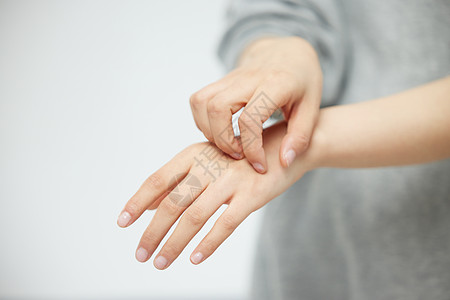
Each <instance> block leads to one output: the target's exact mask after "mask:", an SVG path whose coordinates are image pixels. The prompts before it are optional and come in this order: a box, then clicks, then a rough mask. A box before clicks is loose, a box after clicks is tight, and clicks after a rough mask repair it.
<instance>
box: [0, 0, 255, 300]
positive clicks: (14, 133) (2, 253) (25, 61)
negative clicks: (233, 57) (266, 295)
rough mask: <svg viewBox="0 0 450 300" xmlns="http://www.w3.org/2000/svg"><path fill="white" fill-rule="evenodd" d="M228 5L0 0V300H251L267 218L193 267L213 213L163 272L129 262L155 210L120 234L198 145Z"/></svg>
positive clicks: (218, 70)
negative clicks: (177, 160) (195, 105)
mask: <svg viewBox="0 0 450 300" xmlns="http://www.w3.org/2000/svg"><path fill="white" fill-rule="evenodd" d="M225 7H226V2H225V1H211V0H203V1H199V0H198V1H192V0H190V1H182V0H179V1H27V2H25V1H1V2H0V137H1V147H0V197H1V199H0V214H1V217H0V298H9V297H23V298H46V299H49V298H58V299H67V298H71V299H83V298H86V299H88V298H89V299H98V298H113V299H119V298H127V299H132V298H145V299H160V298H163V299H164V298H166V297H168V298H170V297H173V298H176V299H186V298H195V299H199V298H202V297H204V298H205V299H213V298H215V297H219V298H224V299H225V298H231V297H235V298H242V297H244V296H245V294H246V293H247V291H248V289H249V283H250V276H251V267H252V259H253V251H255V239H256V233H257V228H258V222H260V216H261V212H260V211H259V212H257V213H255V214H252V215H251V216H250V217H249V218H248V219H247V220H246V221H245V222H244V223H243V224H242V225H241V226H240V227H239V228H238V229H237V230H236V231H235V233H233V235H232V236H231V237H230V238H229V239H228V240H227V241H226V242H225V243H224V244H223V245H222V246H221V248H219V250H218V251H217V252H216V253H215V254H214V255H213V256H212V257H210V258H209V259H208V260H207V261H205V262H204V263H203V264H201V265H199V266H194V265H192V264H191V263H190V261H189V255H190V253H191V251H192V250H193V249H194V247H195V246H196V245H197V243H198V242H199V241H200V240H201V238H202V237H203V236H204V235H205V234H206V232H207V230H208V229H209V228H211V226H212V224H213V222H214V220H215V219H216V218H217V216H218V214H216V215H215V216H214V218H213V219H212V220H210V222H208V223H207V225H206V226H205V228H204V230H202V232H201V233H200V234H199V235H198V236H197V237H196V238H195V239H194V240H193V242H191V243H190V245H189V246H188V248H187V249H186V250H185V251H184V252H183V254H182V255H181V256H180V257H179V258H178V260H176V261H175V262H174V263H173V264H172V266H171V267H170V268H169V269H167V270H165V271H158V270H156V269H155V268H154V267H153V263H152V262H153V258H152V259H151V260H150V261H149V262H147V263H146V264H141V263H138V262H137V261H136V260H135V258H134V251H135V247H136V246H137V243H138V240H139V238H140V235H141V233H142V232H143V230H144V228H145V227H146V226H147V224H148V223H149V220H150V219H151V217H152V215H153V212H147V213H146V214H145V215H144V216H143V217H142V219H141V220H139V221H138V222H137V223H136V224H135V225H133V226H132V227H131V228H128V229H120V228H119V227H117V225H116V218H117V215H118V214H119V212H120V210H121V209H122V207H123V205H124V204H125V202H126V201H127V200H128V199H129V197H130V196H131V195H132V194H133V193H134V192H135V191H136V190H137V188H138V187H139V186H140V184H141V183H142V181H143V180H144V179H145V178H146V177H147V176H148V175H150V174H151V173H152V172H154V171H156V170H157V169H158V167H160V166H161V165H162V164H163V163H165V162H166V161H168V160H169V159H170V158H171V157H172V156H173V155H175V154H176V153H177V152H179V151H180V150H181V149H183V148H184V147H186V146H187V145H189V144H192V143H195V142H198V141H202V140H203V136H202V134H201V133H200V132H199V131H198V130H197V128H196V127H195V124H194V122H193V119H192V116H191V112H190V108H189V102H188V99H189V96H190V95H191V94H192V93H193V92H195V91H196V90H198V89H200V88H201V87H202V86H204V85H206V84H208V83H210V82H212V81H215V80H217V79H218V78H220V77H221V76H223V74H224V73H223V72H224V70H223V68H222V67H221V65H220V63H219V61H218V59H217V58H216V48H217V44H218V41H219V38H220V34H221V33H222V32H223V29H224V15H225ZM223 208H225V207H223ZM222 211H223V209H221V210H220V211H219V213H220V212H222Z"/></svg>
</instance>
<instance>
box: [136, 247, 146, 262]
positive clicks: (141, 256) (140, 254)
mask: <svg viewBox="0 0 450 300" xmlns="http://www.w3.org/2000/svg"><path fill="white" fill-rule="evenodd" d="M135 256H136V260H137V261H138V262H141V263H143V262H146V261H147V260H148V256H149V255H148V251H147V250H146V249H145V248H143V247H139V248H138V249H137V250H136V254H135Z"/></svg>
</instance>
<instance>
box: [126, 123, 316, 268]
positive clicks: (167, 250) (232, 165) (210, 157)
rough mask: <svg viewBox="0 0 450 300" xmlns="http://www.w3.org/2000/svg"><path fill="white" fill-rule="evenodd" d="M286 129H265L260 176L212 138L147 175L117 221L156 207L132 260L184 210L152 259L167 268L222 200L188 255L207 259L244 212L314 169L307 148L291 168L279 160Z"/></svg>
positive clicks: (147, 252)
mask: <svg viewBox="0 0 450 300" xmlns="http://www.w3.org/2000/svg"><path fill="white" fill-rule="evenodd" d="M285 132H286V124H285V123H281V124H278V125H276V126H273V127H271V128H269V129H267V130H265V131H264V142H265V143H266V150H267V159H268V164H269V165H270V169H269V171H268V172H267V173H266V174H265V175H261V174H259V173H256V172H254V170H253V168H252V167H251V166H250V164H249V163H248V162H247V161H246V160H233V159H231V158H229V157H228V156H227V155H225V154H224V153H223V152H222V151H220V149H218V148H217V147H215V146H214V145H213V144H211V143H199V144H194V145H192V146H190V147H188V148H186V149H185V150H183V151H182V152H180V153H179V154H178V155H176V156H175V157H174V158H173V159H172V160H171V161H169V162H168V163H167V164H166V165H164V166H163V167H162V168H161V169H159V170H158V171H156V172H155V173H154V174H152V175H151V176H150V177H148V178H147V179H146V180H145V182H144V183H143V184H142V185H141V187H140V188H139V190H138V191H137V192H136V194H134V195H133V197H131V199H130V200H129V201H128V203H127V204H126V205H125V208H124V209H123V211H122V213H121V214H120V216H119V218H118V221H117V223H118V225H119V226H121V227H127V226H129V225H130V224H132V223H133V222H134V221H136V219H138V218H139V216H140V215H141V214H142V213H143V212H144V211H145V210H146V209H157V210H156V213H155V215H154V216H153V219H152V220H151V222H150V225H149V226H148V227H147V229H146V230H145V232H144V234H143V236H142V238H141V240H140V242H139V246H138V248H137V251H136V259H137V260H138V261H141V262H145V261H147V260H148V259H149V258H150V257H151V256H152V255H153V253H154V251H155V250H156V248H157V247H158V245H159V244H160V243H161V240H162V239H163V238H164V236H165V235H166V234H167V232H168V231H169V229H170V228H171V227H172V225H173V224H174V223H175V222H176V221H177V219H178V218H179V217H180V215H181V214H183V213H184V214H183V216H182V217H181V219H180V221H179V223H178V224H177V226H176V228H175V230H174V232H173V233H172V235H171V236H170V237H169V239H168V240H167V242H166V243H165V244H164V246H163V247H162V248H161V251H160V252H159V253H158V254H157V255H156V259H155V260H154V265H155V267H157V268H158V269H165V268H167V267H168V266H169V265H170V264H171V263H172V262H173V261H174V260H175V259H176V258H177V257H178V255H179V254H180V253H181V252H182V250H183V249H184V248H185V247H186V245H187V244H188V243H189V241H190V240H191V239H192V238H193V237H194V235H195V234H197V233H198V232H199V230H200V229H201V228H202V226H203V225H204V224H205V223H206V221H207V220H208V219H209V218H210V217H211V216H212V215H213V214H214V212H215V211H216V210H217V209H218V208H219V207H220V206H221V205H222V204H228V207H227V209H226V210H225V211H224V212H223V213H222V215H221V216H220V217H219V218H218V220H217V221H216V223H215V224H214V226H213V228H212V229H211V231H210V232H209V233H208V234H207V235H206V237H205V238H203V240H202V241H201V242H200V244H199V245H198V246H197V247H196V249H195V250H194V252H193V254H192V255H191V261H192V263H194V264H198V263H200V262H202V261H203V260H205V259H206V258H208V257H209V256H210V255H211V254H212V253H213V252H214V251H215V250H216V249H217V248H218V247H219V245H220V244H222V243H223V241H224V240H225V239H226V238H227V237H228V236H230V234H231V233H232V232H233V231H234V230H235V229H236V227H237V226H238V225H239V224H240V223H241V222H242V221H243V220H244V219H245V218H246V217H247V216H248V215H250V214H251V213H252V212H253V211H255V210H257V209H259V208H260V207H262V206H263V205H264V204H266V203H267V202H269V201H270V200H272V199H273V198H275V197H276V196H277V195H279V194H281V193H282V192H284V191H285V190H286V189H287V188H288V187H289V186H291V185H292V184H293V183H294V182H295V181H296V180H298V179H299V178H300V177H301V176H302V175H303V174H304V173H305V172H306V171H307V170H309V169H311V168H313V166H314V164H313V162H314V159H313V156H312V155H310V154H309V152H310V151H307V152H305V154H304V155H302V156H300V157H298V158H297V159H296V160H295V161H294V163H293V166H292V167H291V168H288V169H286V168H283V167H282V166H281V165H280V164H279V159H278V150H279V144H280V140H281V138H282V137H283V135H284V134H285Z"/></svg>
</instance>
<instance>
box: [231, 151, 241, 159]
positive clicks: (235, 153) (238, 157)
mask: <svg viewBox="0 0 450 300" xmlns="http://www.w3.org/2000/svg"><path fill="white" fill-rule="evenodd" d="M231 156H232V157H233V158H234V159H241V158H242V154H240V153H237V152H234V153H233V154H231Z"/></svg>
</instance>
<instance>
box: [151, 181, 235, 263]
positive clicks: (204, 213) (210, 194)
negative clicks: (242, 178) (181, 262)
mask: <svg viewBox="0 0 450 300" xmlns="http://www.w3.org/2000/svg"><path fill="white" fill-rule="evenodd" d="M230 197H231V191H230V189H229V188H227V187H226V186H223V184H220V185H218V184H215V183H212V184H210V185H209V186H208V188H206V189H205V191H204V192H203V193H202V194H201V195H200V196H199V197H198V198H197V199H196V200H195V201H194V203H192V205H190V206H189V207H188V208H187V209H186V211H185V212H184V214H183V215H182V216H181V219H180V221H179V222H178V224H177V227H176V228H175V230H174V232H173V233H172V235H171V236H170V237H169V239H168V240H167V242H166V243H165V244H164V246H163V247H162V248H161V251H160V252H159V253H158V254H157V255H156V258H155V260H154V262H153V264H154V265H155V267H156V268H158V269H160V270H162V269H166V268H167V267H169V266H170V265H171V264H172V262H173V261H174V260H175V259H176V258H177V257H178V256H179V255H180V253H181V252H182V251H183V249H184V248H185V247H186V246H187V244H188V243H189V242H190V241H191V240H192V238H193V237H194V236H195V235H196V234H197V233H198V232H199V231H200V229H201V228H202V227H203V225H204V224H205V223H206V222H207V221H208V220H209V218H210V217H211V216H212V215H213V214H214V213H215V212H216V211H217V210H218V209H219V208H220V206H221V205H222V204H223V203H225V202H226V201H227V200H228V199H229V198H230Z"/></svg>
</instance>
